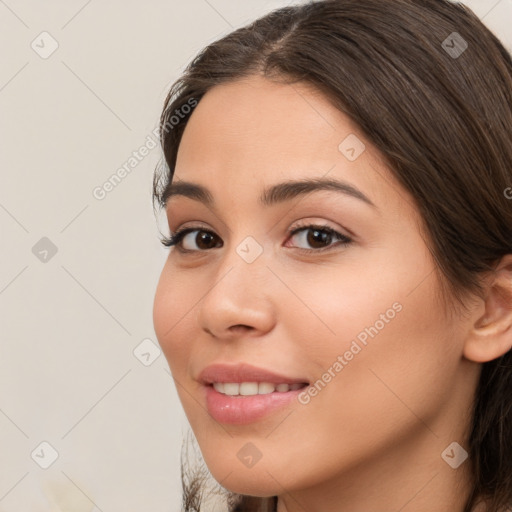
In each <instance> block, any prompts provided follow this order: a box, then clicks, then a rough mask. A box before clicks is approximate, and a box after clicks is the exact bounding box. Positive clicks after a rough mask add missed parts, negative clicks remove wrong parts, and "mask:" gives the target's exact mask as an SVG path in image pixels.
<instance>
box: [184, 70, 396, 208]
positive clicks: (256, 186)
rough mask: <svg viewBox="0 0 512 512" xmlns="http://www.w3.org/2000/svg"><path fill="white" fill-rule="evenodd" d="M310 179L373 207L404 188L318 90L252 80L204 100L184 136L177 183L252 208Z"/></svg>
mask: <svg viewBox="0 0 512 512" xmlns="http://www.w3.org/2000/svg"><path fill="white" fill-rule="evenodd" d="M347 150H348V153H347ZM354 157H355V158H354ZM304 178H332V179H337V180H343V181H345V182H347V183H350V184H351V185H353V186H354V187H356V188H358V189H360V190H363V191H364V194H365V195H366V196H367V197H369V198H370V199H371V200H372V202H373V203H375V204H378V203H379V202H382V201H383V200H384V197H383V196H384V195H387V196H388V197H389V195H390V194H391V193H393V192H394V193H395V194H396V192H397V190H398V189H397V187H399V185H398V184H397V183H396V182H395V180H394V177H393V176H392V175H391V173H390V172H389V170H388V169H387V168H386V165H385V163H384V162H383V159H382V157H381V155H380V154H379V153H378V152H377V151H376V150H375V149H374V147H373V146H372V144H371V143H370V142H369V141H367V140H366V138H365V137H364V135H363V134H362V133H361V131H360V130H359V128H358V127H357V125H355V123H353V122H352V120H351V119H350V118H349V117H348V116H346V115H345V114H343V113H342V112H340V111H339V110H338V109H336V108H335V107H334V106H333V105H332V104H331V103H330V102H329V100H328V99H327V98H325V97H324V96H323V95H322V94H321V93H320V92H319V91H318V90H316V89H315V88H313V87H312V86H310V85H308V84H305V83H295V84H284V83H277V82H272V81H269V80H267V79H264V78H262V77H259V76H254V77H249V78H244V79H243V80H239V81H236V82H230V83H227V84H223V85H219V86H216V87H214V88H212V89H211V90H209V91H208V92H207V93H206V94H205V96H204V97H203V98H202V99H201V101H200V102H199V104H198V106H197V107H196V108H195V110H194V112H193V114H192V115H191V117H190V120H189V122H188V124H187V127H186V129H185V132H184V134H183V137H182V141H181V144H180V148H179V151H178V158H177V163H176V170H175V177H174V180H175V181H179V180H185V181H189V182H195V183H200V184H203V185H204V186H206V187H207V188H208V189H209V190H211V191H212V193H213V195H214V197H225V198H227V197H228V195H229V200H230V202H231V203H234V202H237V201H247V202H251V204H252V203H255V202H256V201H257V199H259V197H260V196H261V192H262V191H263V190H264V189H265V188H268V185H270V184H274V183H279V182H282V181H285V180H291V179H294V180H297V179H304ZM390 184H391V186H390ZM383 187H384V188H386V187H387V190H384V189H383ZM402 194H405V191H404V190H402Z"/></svg>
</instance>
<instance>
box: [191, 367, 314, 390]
mask: <svg viewBox="0 0 512 512" xmlns="http://www.w3.org/2000/svg"><path fill="white" fill-rule="evenodd" d="M197 380H199V382H201V383H202V384H204V385H207V386H208V385H211V384H213V383H218V382H224V383H225V382H228V383H235V382H237V383H242V382H258V383H259V382H270V383H272V384H288V385H291V384H309V382H308V380H307V379H305V378H301V377H290V376H286V375H282V374H279V373H276V372H273V371H270V370H266V369H264V368H259V367H257V366H252V365H250V364H247V363H239V364H235V365H227V364H212V365H210V366H207V367H206V368H204V369H203V371H202V372H201V373H200V374H199V376H198V379H197Z"/></svg>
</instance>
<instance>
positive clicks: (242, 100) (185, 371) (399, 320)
mask: <svg viewBox="0 0 512 512" xmlns="http://www.w3.org/2000/svg"><path fill="white" fill-rule="evenodd" d="M349 134H355V135H356V136H357V137H358V138H359V139H360V140H361V141H363V142H364V144H365V145H366V150H365V151H364V152H363V153H362V154H361V155H360V156H359V157H358V158H357V159H356V160H355V161H353V162H351V161H349V160H348V159H347V158H346V157H345V156H344V154H342V153H341V152H340V150H339V149H338V146H339V144H340V143H341V142H342V141H343V140H344V139H345V138H346V137H347V136H348V135H349ZM326 175H328V177H330V178H335V179H339V180H344V181H346V182H349V183H350V184H351V185H352V186H354V187H356V188H357V189H359V190H360V191H362V192H363V193H364V194H365V195H366V196H367V197H368V198H369V199H370V200H371V201H372V202H373V203H374V204H375V206H376V208H372V207H371V206H369V205H367V204H366V203H364V202H363V201H361V200H359V199H356V198H353V197H349V196H347V195H344V194H341V193H339V192H335V191H320V192H318V191H317V192H312V193H310V194H308V195H306V196H303V197H298V198H294V199H291V200H289V201H286V202H283V203H280V204H276V205H274V206H271V207H263V206H261V205H260V204H259V203H258V198H259V196H260V193H261V191H262V190H263V189H264V188H265V187H267V186H269V185H273V184H276V183H279V182H282V181H285V180H288V179H302V178H311V177H323V176H326ZM176 180H187V181H193V182H196V183H199V184H201V185H204V186H205V187H207V188H208V189H209V190H210V192H211V194H212V196H213V197H214V200H215V205H216V208H215V209H211V208H209V207H207V206H205V205H204V204H202V203H200V202H198V201H195V200H192V199H190V198H186V197H182V196H175V197H172V198H171V199H170V200H169V202H168V204H167V206H166V212H167V216H168V221H169V227H170V230H171V231H172V232H175V231H176V230H177V229H178V228H182V227H191V226H197V225H198V224H200V226H199V227H198V228H197V229H208V230H209V231H212V232H213V233H215V235H216V238H214V240H213V243H211V244H210V246H212V247H214V248H211V249H204V247H205V246H204V245H202V246H201V245H200V240H199V245H198V237H197V235H198V234H200V232H198V231H196V232H194V233H192V234H189V235H187V237H186V242H184V244H185V245H186V248H189V249H195V250H196V251H197V252H195V253H192V254H187V255H184V254H180V252H179V251H178V249H177V248H176V247H174V248H172V249H171V250H170V253H169V257H168V259H167V261H166V263H165V266H164V268H163V271H162V274H161V278H160V281H159V284H158V288H157V291H156V296H155V303H154V326H155V332H156V334H157V337H158V340H159V343H160V345H161V347H162V349H163V351H164V353H165V356H166V358H167V361H168V364H169V367H170V369H171V372H172V375H173V377H174V379H175V382H176V385H177V390H178V393H179V397H180V400H181V402H182V404H183V407H184V410H185V413H186V415H187V418H188V420H189V422H190V425H191V427H192V429H193V431H194V434H195V436H196V438H197V440H198V443H199V446H200V448H201V451H202V453H203V456H204V459H205V461H206V463H207V465H208V467H209V469H210V471H211V473H212V474H213V476H214V477H215V479H216V480H217V481H219V482H220V483H221V484H222V485H223V486H224V487H226V488H227V489H229V490H232V491H234V492H238V493H242V494H249V495H254V496H273V495H277V496H279V500H278V512H299V511H304V510H307V511H311V512H312V511H319V512H320V511H321V512H331V511H332V512H368V510H379V512H392V511H393V512H396V511H398V510H400V511H402V512H407V511H415V512H431V511H432V510H436V511H437V512H443V511H446V512H454V511H461V512H462V510H463V504H464V502H465V501H466V499H467V494H468V491H469V478H470V472H469V471H470V469H469V468H470V464H469V461H468V460H466V461H465V462H464V463H462V464H461V465H460V466H459V467H458V468H457V469H453V468H452V467H450V466H449V465H448V464H447V463H446V462H445V461H444V460H443V458H442V457H441V453H442V452H443V451H444V450H445V449H446V448H447V447H448V446H449V445H450V444H451V443H452V442H454V441H455V442H457V443H459V445H461V446H462V447H465V448H466V449H467V448H468V446H467V431H466V429H467V425H468V424H469V416H468V410H469V409H470V406H471V402H472V399H473V396H474V393H475V389H476V385H477V382H478V378H479V375H480V370H481V364H479V363H480V362H484V361H486V360H490V359H493V358H495V357H499V355H501V354H502V353H504V352H506V351H507V350H508V349H510V346H511V345H512V340H511V335H510V331H511V330H510V329H508V328H507V326H510V324H511V319H510V308H507V307H505V306H504V304H505V303H506V302H505V299H507V297H508V298H510V297H511V296H512V294H511V293H510V285H509V284H508V283H509V282H511V280H510V279H509V278H508V281H507V280H506V279H505V277H507V276H509V274H510V260H508V259H506V260H504V263H503V272H502V273H503V276H504V277H503V278H501V277H500V276H502V273H499V274H498V273H497V274H495V275H493V276H491V277H492V278H490V279H489V281H488V294H487V299H482V300H480V299H476V298H475V299H474V300H473V301H472V302H471V305H470V307H469V310H468V312H467V313H465V314H462V312H460V311H457V312H456V313H455V314H448V312H447V308H446V307H445V306H444V305H443V302H442V301H441V300H439V296H440V293H442V292H441V283H440V278H439V277H438V274H437V272H435V271H434V270H435V265H434V262H433V259H432V256H431V254H430V252H429V250H428V248H427V245H426V242H425V237H424V236H422V230H421V227H420V226H421V219H420V217H419V214H418V210H417V208H416V206H415V202H414V198H412V197H411V196H410V195H409V194H408V193H407V192H406V191H405V190H404V189H403V188H402V187H401V186H400V185H399V184H398V183H397V181H396V180H395V179H394V177H393V176H392V174H391V172H390V171H389V169H388V168H387V167H386V165H385V163H384V161H383V159H382V158H381V157H380V156H379V154H378V152H377V151H376V149H375V148H374V147H373V146H372V145H371V144H370V142H369V141H368V140H366V138H365V137H364V135H363V134H362V133H361V132H360V130H359V129H358V127H357V126H355V125H354V124H353V123H352V122H351V121H350V119H349V118H348V117H346V116H345V115H344V114H343V113H341V112H340V111H338V110H337V109H335V108H334V107H333V106H332V105H331V104H330V103H329V102H328V101H327V99H326V98H325V97H323V96H322V95H321V94H320V93H319V92H318V91H316V90H314V89H313V88H312V87H310V86H308V85H306V84H303V83H296V84H293V85H285V84H282V83H276V82H271V81H269V80H266V79H264V78H262V77H259V76H251V77H249V78H246V79H243V80H239V81H236V82H232V83H229V84H223V85H221V86H216V87H214V88H213V89H211V90H210V91H209V92H208V93H207V94H206V95H205V96H204V97H203V99H202V100H201V101H200V102H199V105H198V106H197V107H196V109H195V111H194V113H193V114H192V116H191V118H190V121H189V123H188V125H187V127H186V129H185V132H184V136H183V139H182V142H181V145H180V149H179V153H178V159H177V166H176V174H175V181H176ZM318 223H320V224H321V225H327V226H329V227H330V228H332V229H334V230H336V231H338V232H340V233H342V234H345V235H347V236H350V237H351V238H352V239H353V242H352V243H351V244H349V245H347V246H345V247H342V246H339V245H338V246H337V245H336V244H337V241H336V239H332V242H329V241H327V242H326V243H324V245H325V246H329V243H330V250H326V251H324V252H318V251H319V250H320V249H319V248H320V247H322V246H321V244H318V245H316V246H314V245H311V243H308V239H307V235H308V233H309V234H310V235H311V231H307V230H305V231H302V232H301V233H298V234H296V235H294V236H291V235H290V234H289V233H290V232H291V230H293V229H294V228H295V227H297V226H307V225H309V224H318ZM247 236H252V237H253V238H254V239H255V240H257V241H258V243H259V244H260V245H261V247H262V249H263V253H262V254H261V255H260V256H259V257H258V258H257V259H256V260H255V261H254V262H252V263H251V264H248V263H246V262H245V261H244V260H243V259H242V258H241V257H240V256H239V255H238V253H237V252H236V248H237V246H238V245H239V244H240V243H241V242H242V241H243V240H244V239H245V238H246V237H247ZM309 239H310V240H311V236H310V238H309ZM313 242H314V240H313ZM201 249H202V252H201ZM301 249H311V250H313V251H314V250H316V251H317V252H312V253H311V254H304V253H302V252H301ZM500 269H501V267H500ZM500 272H501V270H500ZM497 276H498V277H500V279H501V280H499V279H498V278H497ZM493 283H498V284H497V285H496V290H498V288H499V290H501V293H499V294H498V293H497V292H495V291H494V289H495V288H493V286H494V285H493ZM498 285H499V286H501V288H500V287H499V286H498ZM507 294H508V295H507ZM507 300H508V299H507ZM394 303H399V304H400V305H401V306H402V309H401V311H400V312H398V313H397V314H396V315H395V317H394V318H393V319H392V320H390V321H389V322H388V323H386V324H385V327H384V328H382V329H381V330H380V331H379V332H378V334H377V335H376V336H375V337H374V338H369V339H368V342H367V345H366V346H363V348H362V350H361V351H360V352H359V353H358V354H357V355H355V356H354V357H353V359H352V360H351V361H349V362H348V363H347V365H346V366H344V368H343V369H342V371H340V372H339V373H337V374H336V376H335V377H334V378H332V380H331V382H329V383H328V384H327V385H326V386H325V387H324V388H323V389H322V390H321V392H319V393H318V394H317V396H315V397H313V398H311V400H310V402H309V403H308V404H307V405H303V404H300V403H298V402H296V401H294V402H293V403H292V404H291V405H290V406H289V407H286V408H284V409H281V410H278V411H277V412H275V413H272V414H271V415H269V416H268V417H265V418H264V419H262V420H259V421H257V422H254V423H253V424H250V425H244V426H235V425H221V424H219V423H218V422H216V421H215V420H214V419H213V418H211V416H210V415H209V414H208V412H207V410H206V404H205V400H204V397H203V394H202V390H201V386H200V384H199V383H198V382H197V381H196V380H195V378H196V377H197V375H198V373H199V372H200V371H201V370H202V369H203V368H204V367H205V366H207V365H209V364H211V363H213V362H225V363H234V362H250V363H251V364H253V365H256V366H261V367H264V368H267V369H270V370H273V371H276V372H279V373H283V374H285V375H288V376H292V377H301V378H304V379H305V380H307V381H308V382H310V383H314V382H315V381H317V380H318V379H319V378H321V376H322V375H323V374H324V373H325V372H326V371H327V369H328V368H330V367H332V365H333V363H334V362H335V361H336V360H337V357H338V356H339V355H343V354H344V353H345V352H346V351H347V350H349V348H350V345H351V343H352V341H353V340H354V339H355V338H356V336H357V335H358V334H359V333H360V332H361V331H363V330H364V329H365V327H369V326H371V325H374V324H375V322H376V321H377V320H379V318H381V317H380V315H381V314H384V313H385V312H386V311H387V310H389V309H390V308H391V307H392V305H393V304H394ZM500 322H501V323H500ZM248 442H251V443H253V444H254V445H255V446H256V447H257V449H258V450H259V451H260V452H261V454H262V458H261V459H260V460H259V461H258V462H257V464H256V465H254V466H253V467H252V468H247V467H246V466H245V465H243V464H242V463H241V462H240V460H239V459H238V458H237V452H238V451H239V450H240V449H241V448H242V447H243V446H244V445H245V444H246V443H248Z"/></svg>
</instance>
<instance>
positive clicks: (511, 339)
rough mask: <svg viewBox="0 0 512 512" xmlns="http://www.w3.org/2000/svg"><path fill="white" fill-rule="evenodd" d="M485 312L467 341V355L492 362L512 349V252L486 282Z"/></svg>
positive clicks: (472, 358)
mask: <svg viewBox="0 0 512 512" xmlns="http://www.w3.org/2000/svg"><path fill="white" fill-rule="evenodd" d="M483 306H484V313H483V314H480V316H479V317H477V318H476V319H475V321H474V324H473V326H472V328H471V330H470V332H469V334H468V336H467V339H466V341H465V344H464V357H466V358H467V359H469V360H471V361H475V362H478V363H485V362H488V361H492V360H493V359H497V358H498V357H501V356H502V355H503V354H506V353H507V352H508V351H509V350H510V349H511V348H512V254H507V255H505V256H504V257H503V258H502V259H501V260H500V262H499V263H498V265H497V266H496V268H495V270H494V272H493V273H492V274H491V275H489V276H488V280H487V281H486V290H485V300H484V304H483Z"/></svg>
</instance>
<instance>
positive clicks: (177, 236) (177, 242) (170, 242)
mask: <svg viewBox="0 0 512 512" xmlns="http://www.w3.org/2000/svg"><path fill="white" fill-rule="evenodd" d="M310 230H317V231H322V232H325V233H328V234H330V235H331V236H333V237H334V238H335V239H337V240H338V242H339V243H338V244H334V245H329V246H327V247H324V248H322V249H302V248H299V249H298V250H299V252H302V253H304V254H312V253H319V252H325V251H329V250H332V249H333V247H338V246H341V247H345V246H347V245H349V244H351V243H352V242H353V240H352V239H351V238H349V237H348V236H346V235H343V234H342V233H339V232H338V231H336V230H334V229H332V228H330V227H328V226H319V225H316V224H308V225H305V226H300V227H297V228H295V229H294V230H292V231H290V233H289V235H290V237H291V236H294V235H296V234H297V233H299V232H301V231H310ZM193 231H199V232H204V233H209V234H211V235H214V236H215V233H214V232H213V231H210V230H209V229H204V228H202V227H200V226H196V227H189V228H185V229H181V230H178V231H176V233H174V234H171V236H169V237H164V238H162V239H161V243H162V245H164V246H165V247H173V246H176V247H177V249H178V251H179V252H181V253H199V252H206V251H208V250H210V249H204V250H191V249H183V247H182V246H181V242H182V241H183V238H184V237H185V236H186V235H188V234H189V233H191V232H193Z"/></svg>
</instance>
